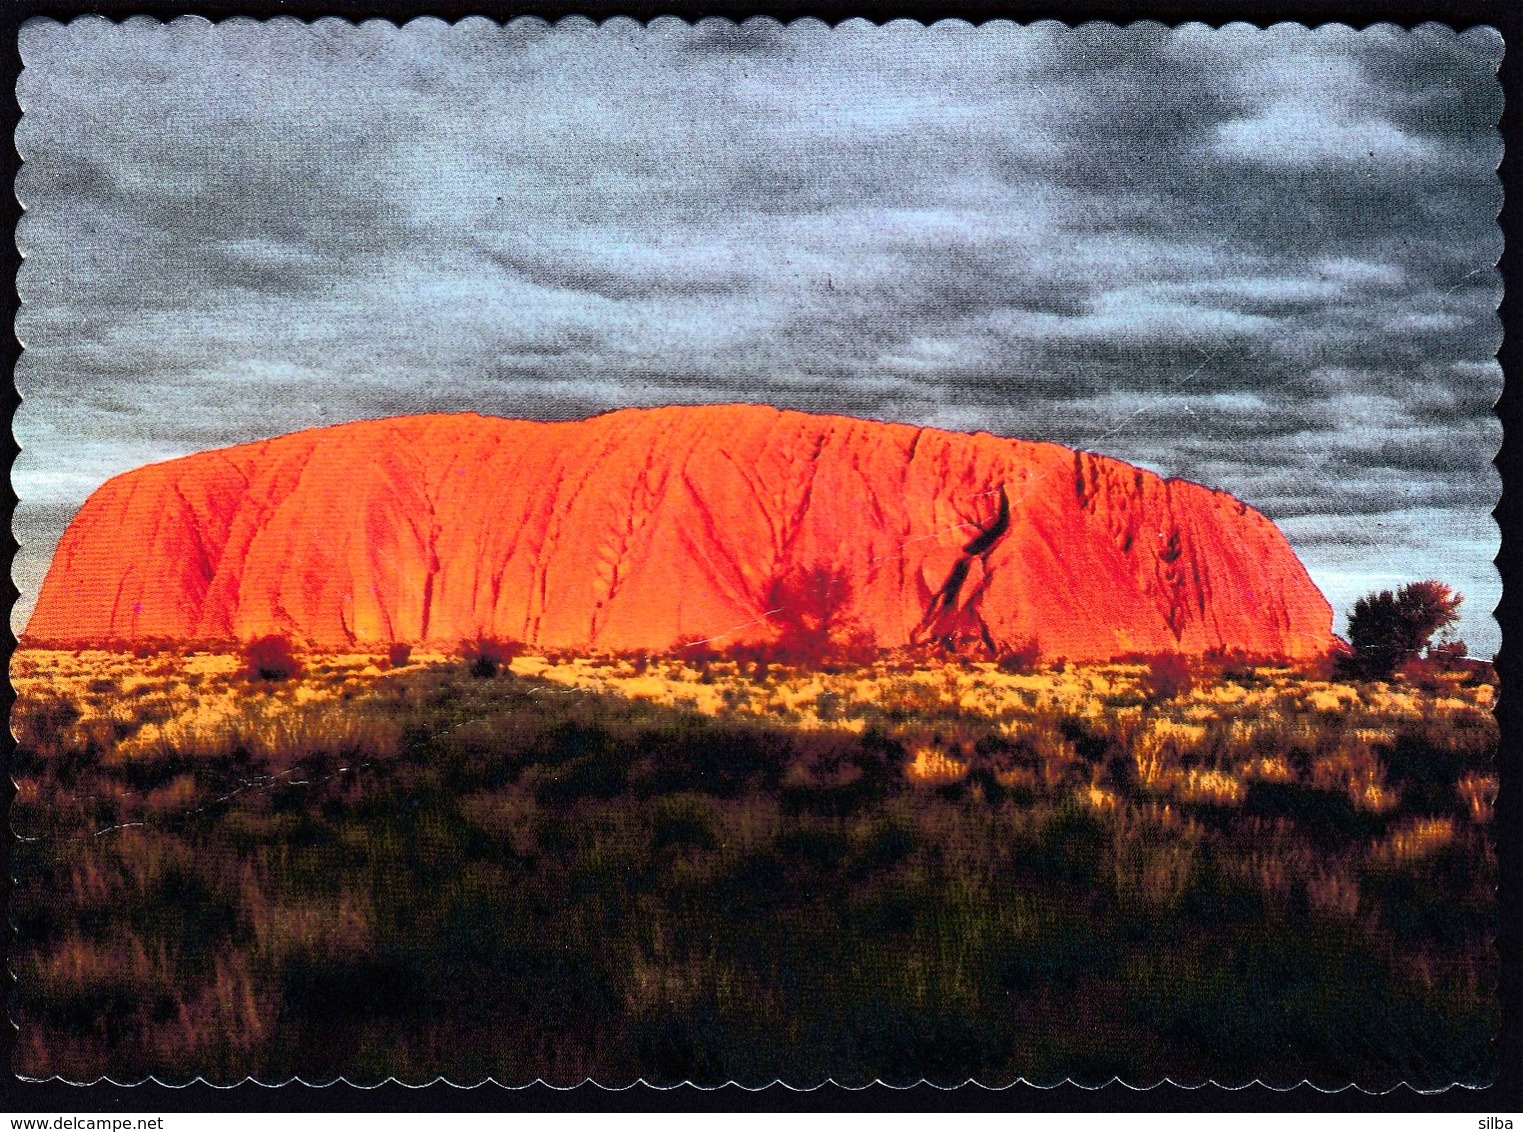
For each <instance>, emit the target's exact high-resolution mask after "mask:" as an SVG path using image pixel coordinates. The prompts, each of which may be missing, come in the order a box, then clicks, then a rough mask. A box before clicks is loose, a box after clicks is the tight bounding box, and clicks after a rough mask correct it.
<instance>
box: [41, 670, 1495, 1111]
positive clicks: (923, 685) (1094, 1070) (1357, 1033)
mask: <svg viewBox="0 0 1523 1132" xmlns="http://www.w3.org/2000/svg"><path fill="white" fill-rule="evenodd" d="M478 667H479V666H478ZM473 672H475V674H473ZM12 679H13V682H14V683H15V685H16V687H17V691H18V702H17V706H16V709H15V712H14V714H13V717H12V727H13V730H14V731H15V733H16V736H17V739H18V751H17V758H16V760H15V767H14V771H13V773H14V777H15V779H16V782H17V786H18V797H17V801H16V804H15V807H14V809H13V815H14V816H13V826H14V828H15V829H16V830H17V832H18V833H19V834H20V835H21V836H22V838H23V840H22V841H21V842H20V843H19V844H18V846H17V850H16V855H15V858H14V859H15V862H16V864H15V866H14V869H15V874H16V878H17V888H16V893H17V896H16V901H15V905H14V908H15V912H14V914H15V916H16V922H17V925H18V928H19V932H20V936H19V942H18V947H17V951H16V953H15V967H14V970H15V971H16V974H17V977H18V980H19V982H18V1000H17V1001H18V1003H19V1007H18V1010H19V1017H20V1020H21V1032H20V1037H19V1044H18V1055H17V1057H18V1060H17V1068H18V1069H19V1070H20V1071H22V1072H23V1073H26V1074H29V1075H38V1076H47V1075H50V1074H53V1073H58V1074H62V1075H64V1076H65V1077H68V1078H70V1079H76V1080H80V1079H93V1078H94V1077H96V1076H98V1075H99V1074H101V1073H107V1072H109V1073H111V1074H112V1075H113V1076H116V1077H118V1078H120V1079H137V1078H140V1077H141V1076H142V1075H144V1074H146V1073H149V1072H152V1073H157V1074H159V1075H161V1076H167V1077H169V1078H173V1079H185V1078H187V1077H188V1076H191V1075H195V1074H205V1075H207V1076H209V1077H210V1078H212V1079H215V1080H236V1079H238V1078H240V1077H242V1076H244V1075H245V1074H250V1073H252V1074H254V1075H256V1076H260V1077H261V1078H262V1079H266V1080H279V1079H283V1078H284V1077H286V1076H289V1075H290V1074H292V1073H300V1074H301V1075H302V1076H303V1077H304V1078H306V1079H322V1077H323V1075H324V1074H325V1073H332V1074H336V1073H344V1074H345V1075H347V1076H350V1077H351V1079H356V1078H357V1079H365V1080H370V1079H374V1080H379V1079H381V1078H382V1077H384V1076H387V1075H397V1076H399V1077H402V1078H403V1079H405V1080H410V1081H418V1080H426V1079H428V1078H429V1077H431V1076H433V1075H435V1074H437V1073H444V1074H446V1075H448V1076H449V1077H450V1078H451V1079H452V1080H457V1081H474V1080H479V1079H481V1078H482V1077H485V1076H493V1077H495V1078H497V1079H498V1080H502V1081H513V1082H523V1081H527V1080H531V1079H533V1078H535V1077H540V1076H543V1077H546V1078H547V1079H550V1080H555V1081H558V1082H571V1081H575V1080H579V1079H580V1078H581V1077H582V1076H585V1075H589V1074H591V1075H594V1076H596V1077H598V1079H600V1080H603V1081H605V1082H609V1083H622V1082H624V1081H627V1080H630V1079H633V1077H635V1076H641V1075H643V1076H646V1077H647V1078H648V1079H656V1080H680V1079H683V1078H685V1077H693V1078H695V1079H701V1080H704V1081H706V1082H718V1081H721V1080H725V1079H728V1078H729V1077H731V1076H738V1077H740V1078H741V1079H743V1080H747V1081H748V1082H752V1083H754V1082H757V1081H760V1080H763V1079H770V1078H771V1077H773V1076H778V1075H781V1076H783V1077H784V1078H785V1079H788V1080H790V1081H791V1082H793V1083H797V1084H810V1083H814V1082H816V1081H818V1080H821V1079H823V1078H824V1077H825V1076H835V1077H836V1078H837V1079H845V1080H868V1079H872V1078H874V1077H880V1076H881V1077H886V1078H887V1079H893V1080H896V1081H897V1080H905V1081H908V1080H913V1079H916V1078H918V1077H919V1076H929V1077H931V1078H932V1079H935V1080H947V1081H951V1080H961V1079H963V1078H964V1077H966V1076H968V1075H969V1074H972V1075H974V1076H976V1077H978V1078H979V1079H980V1080H984V1081H986V1082H988V1083H1003V1082H1006V1081H1009V1080H1011V1079H1013V1078H1014V1077H1015V1076H1026V1077H1027V1078H1028V1079H1033V1080H1051V1081H1055V1080H1059V1079H1062V1078H1063V1077H1066V1076H1070V1075H1076V1076H1078V1077H1079V1078H1080V1079H1084V1080H1103V1079H1105V1078H1106V1077H1108V1076H1109V1075H1111V1074H1113V1073H1116V1074H1121V1075H1122V1076H1124V1077H1125V1078H1126V1079H1127V1080H1129V1081H1132V1082H1133V1083H1148V1082H1150V1081H1151V1080H1156V1079H1157V1077H1158V1076H1159V1075H1162V1074H1165V1073H1167V1074H1169V1075H1170V1076H1172V1077H1174V1078H1175V1079H1177V1080H1180V1079H1182V1080H1191V1079H1199V1080H1203V1079H1205V1078H1206V1077H1207V1076H1212V1077H1216V1078H1217V1079H1223V1078H1224V1077H1226V1078H1231V1079H1234V1080H1248V1079H1250V1078H1252V1077H1255V1076H1264V1077H1267V1078H1269V1079H1272V1080H1279V1081H1284V1082H1293V1081H1294V1080H1299V1079H1300V1078H1301V1077H1303V1076H1307V1077H1311V1078H1312V1079H1314V1080H1317V1081H1319V1082H1320V1083H1322V1084H1324V1085H1326V1086H1335V1085H1339V1084H1346V1083H1347V1082H1348V1080H1350V1079H1357V1080H1359V1081H1360V1083H1361V1084H1364V1085H1366V1086H1369V1087H1379V1086H1381V1085H1382V1084H1385V1083H1391V1082H1394V1081H1396V1080H1402V1079H1407V1080H1410V1079H1411V1076H1412V1073H1413V1071H1414V1070H1413V1066H1414V1065H1416V1066H1418V1067H1420V1068H1421V1071H1422V1072H1425V1073H1429V1074H1430V1075H1432V1076H1433V1081H1432V1082H1430V1083H1434V1084H1437V1083H1448V1080H1449V1079H1459V1078H1464V1079H1466V1080H1481V1079H1484V1078H1485V1076H1486V1074H1487V1073H1488V1072H1489V1065H1490V1060H1489V1059H1490V1057H1491V1053H1490V1050H1491V1046H1490V1034H1491V1033H1492V1029H1493V1027H1494V1025H1495V987H1496V967H1495V950H1494V946H1493V938H1492V937H1493V934H1494V930H1495V929H1494V915H1495V905H1494V899H1495V898H1494V889H1495V858H1494V853H1493V850H1492V847H1491V841H1490V828H1489V827H1490V823H1491V821H1492V816H1493V812H1492V800H1493V798H1494V797H1495V793H1496V786H1497V777H1496V767H1495V758H1494V756H1495V743H1496V732H1495V721H1494V720H1493V718H1492V716H1491V714H1490V712H1491V706H1492V703H1493V698H1494V697H1493V686H1492V684H1491V683H1489V682H1488V680H1486V679H1482V678H1479V677H1477V676H1475V675H1474V674H1466V673H1446V672H1442V671H1437V672H1432V673H1429V674H1427V675H1426V676H1425V677H1424V678H1423V679H1422V680H1406V679H1403V680H1400V681H1397V682H1393V683H1389V684H1378V683H1377V684H1352V683H1339V682H1334V681H1329V680H1326V679H1323V678H1320V677H1319V676H1317V675H1315V674H1310V673H1306V672H1301V671H1298V670H1296V669H1293V668H1289V667H1276V666H1265V665H1260V666H1240V667H1238V668H1234V669H1232V670H1230V671H1222V670H1213V669H1211V668H1210V667H1209V666H1203V667H1199V668H1198V669H1197V671H1195V672H1194V673H1192V674H1191V679H1190V681H1189V687H1188V690H1181V691H1178V693H1177V694H1175V693H1174V692H1173V691H1172V690H1171V691H1168V692H1160V689H1159V687H1158V685H1157V682H1156V680H1154V678H1153V676H1152V674H1151V672H1150V668H1149V666H1148V665H1144V664H1116V665H1094V666H1078V665H1065V666H1063V667H1062V668H1061V669H1051V668H1049V669H1039V670H1036V671H1029V672H1005V671H1001V670H1000V669H999V668H998V667H997V666H995V665H993V664H984V663H966V662H956V661H953V662H930V661H926V660H924V659H916V658H910V657H883V658H880V660H879V661H877V662H876V663H871V664H866V665H861V666H857V667H852V668H842V669H840V670H829V669H827V670H804V669H798V668H794V667H790V666H787V665H783V664H778V663H762V664H759V663H757V662H756V661H753V660H745V661H737V660H734V659H725V658H717V659H716V658H698V659H694V658H687V659H686V660H684V659H681V658H660V657H657V658H643V657H636V658H630V657H535V656H516V657H514V658H513V659H512V660H511V662H510V663H509V664H508V665H507V666H506V667H505V668H503V667H501V666H499V670H498V671H496V672H495V673H487V672H485V670H484V669H483V670H482V671H480V672H476V671H475V668H473V666H472V665H471V664H469V663H467V662H465V661H463V660H462V659H460V658H455V657H449V656H443V655H426V654H414V655H411V656H408V657H400V656H399V657H398V658H397V660H395V661H394V660H392V659H391V658H387V657H377V656H370V655H364V654H355V655H349V656H306V657H303V658H301V672H300V675H299V676H297V677H293V678H290V679H273V680H266V679H257V678H250V676H249V675H247V674H246V673H245V671H244V666H243V664H242V663H241V661H240V660H239V658H237V657H232V656H221V655H216V654H210V653H201V654H193V655H179V654H174V653H160V654H157V655H154V656H149V657H146V658H137V657H133V656H130V655H124V654H118V653H111V652H104V651H85V652H80V653H67V652H43V651H38V650H23V651H21V652H19V653H18V654H17V655H16V657H15V659H14V661H13V665H12ZM895 1035H898V1036H897V1037H896V1036H895ZM1387 1050H1389V1051H1391V1056H1390V1058H1389V1059H1387V1058H1386V1054H1385V1052H1383V1051H1387Z"/></svg>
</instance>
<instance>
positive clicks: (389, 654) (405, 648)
mask: <svg viewBox="0 0 1523 1132" xmlns="http://www.w3.org/2000/svg"><path fill="white" fill-rule="evenodd" d="M411 659H412V646H411V645H410V644H408V643H407V642H406V641H393V642H392V645H391V648H389V649H387V650H386V663H387V664H388V665H390V666H391V667H392V668H401V667H402V666H403V665H404V664H406V663H407V662H408V661H409V660H411Z"/></svg>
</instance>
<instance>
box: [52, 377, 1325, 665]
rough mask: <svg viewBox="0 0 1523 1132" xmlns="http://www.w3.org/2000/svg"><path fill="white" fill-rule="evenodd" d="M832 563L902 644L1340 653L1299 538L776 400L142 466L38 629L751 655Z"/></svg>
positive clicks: (1205, 505)
mask: <svg viewBox="0 0 1523 1132" xmlns="http://www.w3.org/2000/svg"><path fill="white" fill-rule="evenodd" d="M816 567H825V568H826V569H828V570H831V571H837V572H839V573H840V574H842V575H844V577H845V578H846V579H847V582H848V585H847V586H845V587H843V588H844V589H845V590H847V591H849V595H850V596H849V608H848V609H847V610H846V613H847V615H848V620H849V621H850V622H851V623H852V624H854V625H855V627H856V629H857V630H858V631H860V632H863V633H866V634H868V635H870V636H871V637H872V638H874V639H875V640H876V643H877V644H878V645H880V646H896V645H904V644H908V643H912V642H919V641H924V640H929V639H963V640H974V641H980V640H981V641H983V642H984V643H985V644H988V645H990V646H992V647H994V648H1003V647H1011V646H1017V645H1021V644H1024V643H1026V642H1028V641H1035V642H1036V643H1037V644H1038V645H1039V646H1040V648H1041V650H1042V653H1043V654H1044V655H1046V656H1048V657H1049V658H1052V657H1058V656H1063V657H1067V658H1070V659H1074V660H1083V659H1105V658H1110V657H1113V656H1118V655H1124V654H1127V653H1153V652H1163V651H1182V652H1186V653H1203V652H1207V651H1209V650H1213V649H1227V650H1231V649H1242V650H1245V651H1247V652H1250V653H1256V654H1261V655H1269V656H1282V657H1289V658H1296V657H1307V656H1312V655H1316V654H1320V653H1323V652H1325V651H1327V650H1328V649H1329V648H1330V647H1331V646H1332V645H1333V636H1332V610H1331V608H1330V607H1329V605H1328V603H1327V601H1326V600H1325V599H1324V598H1323V597H1322V595H1321V593H1319V592H1318V590H1317V588H1316V586H1314V585H1313V584H1312V582H1311V579H1310V578H1309V577H1308V576H1307V573H1306V571H1305V569H1304V568H1303V567H1302V565H1301V563H1300V562H1299V561H1298V560H1297V558H1296V556H1295V554H1294V552H1293V551H1292V550H1291V548H1290V546H1289V544H1288V543H1287V542H1286V541H1285V539H1284V537H1283V536H1282V535H1281V534H1280V532H1279V531H1278V530H1277V529H1276V528H1275V526H1274V524H1273V523H1271V522H1270V521H1269V520H1268V519H1266V518H1265V517H1264V516H1263V515H1261V514H1259V513H1258V512H1257V511H1254V510H1253V509H1252V508H1250V507H1248V506H1247V505H1246V504H1244V503H1241V502H1239V501H1238V500H1237V499H1235V498H1233V497H1232V496H1230V495H1227V494H1226V493H1224V492H1220V491H1213V490H1210V489H1208V488H1205V487H1201V486H1199V485H1197V484H1193V483H1187V482H1184V481H1180V480H1165V479H1161V478H1160V477H1158V476H1156V475H1154V474H1152V473H1150V472H1147V471H1143V470H1141V469H1139V468H1135V467H1132V466H1131V465H1129V464H1125V463H1122V462H1121V461H1118V460H1112V459H1107V458H1105V457H1101V456H1094V455H1089V454H1086V453H1079V452H1074V451H1072V450H1070V449H1067V448H1063V447H1060V446H1058V445H1055V444H1042V443H1032V442H1028V441H1021V440H1009V439H1003V438H1000V437H994V436H989V435H987V434H983V433H979V434H973V435H969V434H964V433H954V432H943V431H939V430H936V429H929V428H915V427H912V426H908V425H901V424H884V423H880V422H875V421H864V420H855V419H852V418H849V417H839V416H816V415H811V414H805V413H797V412H786V411H779V410H776V409H772V408H768V407H765V406H751V405H721V406H707V407H673V408H659V409H628V410H622V411H619V412H614V413H609V414H607V415H604V416H599V417H594V418H592V419H590V420H585V421H572V422H562V423H541V422H534V421H517V420H504V419H500V418H493V417H482V416H477V415H475V414H461V415H429V416H415V417H398V418H393V419H389V420H376V421H361V422H357V423H353V424H345V425H338V426H335V427H332V428H324V429H315V430H312V431H307V432H300V433H294V434H292V435H289V436H283V437H278V438H276V439H273V440H267V441H262V442H260V443H256V444H246V445H240V446H238V447H235V448H228V449H223V450H220V451H213V452H203V453H199V454H197V455H194V456H188V457H185V458H183V459H178V460H172V461H168V462H166V463H162V464H154V465H151V466H148V467H144V468H139V469H137V470H136V471H133V472H129V473H127V474H125V475H122V476H118V477H117V478H115V479H113V480H111V481H109V482H108V483H106V484H104V485H103V486H102V487H101V488H100V489H99V490H98V491H96V492H95V494H94V495H92V496H91V497H90V499H89V500H88V501H86V503H85V505H84V506H83V507H82V508H81V509H80V511H79V514H78V515H77V516H76V517H75V519H74V521H73V523H72V524H71V525H70V526H69V529H68V531H67V533H66V534H65V535H64V537H63V540H62V541H61V542H60V544H59V546H58V551H57V553H56V555H55V557H54V559H53V563H52V567H51V569H50V570H49V572H48V576H47V579H46V581H45V582H44V584H43V588H42V592H41V595H40V597H39V600H38V603H37V608H36V612H35V613H34V615H33V617H32V619H31V622H30V624H29V626H28V630H27V636H28V638H29V639H31V640H36V641H56V642H71V641H72V642H80V643H85V642H99V641H124V640H125V641H130V640H136V639H143V638H177V639H191V640H228V639H234V638H236V639H247V638H251V637H255V636H260V635H264V634H269V633H283V634H288V635H290V636H291V637H293V638H295V639H297V640H300V641H303V642H305V643H307V644H309V645H311V646H314V647H319V648H346V647H350V646H353V645H371V644H374V645H385V644H388V643H390V642H393V641H406V642H410V643H445V644H448V643H455V642H459V641H462V640H467V639H472V638H476V637H479V636H491V637H502V638H514V639H517V640H521V641H524V642H526V643H527V644H530V645H536V646H543V647H550V648H555V647H560V648H586V649H599V650H614V649H649V650H657V649H666V648H670V647H672V646H675V645H678V644H682V643H685V642H691V641H695V640H712V641H713V643H714V644H715V645H716V646H721V647H722V646H723V645H725V644H730V643H739V642H745V641H761V640H767V639H769V638H771V637H772V636H773V635H774V634H775V632H776V626H775V615H774V618H773V619H769V616H768V613H769V606H768V597H769V594H771V595H774V596H775V593H776V592H777V590H776V587H775V583H776V582H777V580H778V579H780V578H787V577H790V576H796V575H798V574H799V573H800V572H803V571H808V570H811V569H814V568H816Z"/></svg>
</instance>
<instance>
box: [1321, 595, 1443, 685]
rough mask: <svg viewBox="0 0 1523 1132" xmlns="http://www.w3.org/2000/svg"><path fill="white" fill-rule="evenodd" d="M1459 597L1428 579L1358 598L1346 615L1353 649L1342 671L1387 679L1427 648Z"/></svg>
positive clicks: (1369, 678) (1371, 678)
mask: <svg viewBox="0 0 1523 1132" xmlns="http://www.w3.org/2000/svg"><path fill="white" fill-rule="evenodd" d="M1464 600H1465V599H1464V596H1463V595H1462V594H1457V593H1455V592H1454V591H1453V590H1451V589H1450V588H1449V587H1448V586H1446V585H1445V584H1444V583H1443V582H1435V581H1431V580H1429V581H1423V582H1412V583H1411V584H1409V585H1405V586H1402V587H1401V588H1400V589H1399V590H1397V591H1395V592H1394V593H1393V592H1391V591H1390V590H1381V591H1380V592H1379V593H1372V594H1367V595H1365V596H1364V597H1362V598H1360V599H1359V600H1358V601H1356V602H1355V603H1354V611H1353V612H1352V613H1351V614H1349V619H1348V640H1349V647H1350V648H1351V649H1352V650H1353V654H1352V655H1351V656H1350V657H1349V658H1348V660H1347V662H1346V664H1345V667H1346V669H1347V671H1348V672H1349V673H1350V674H1351V675H1353V676H1356V677H1360V678H1363V679H1366V680H1388V679H1390V677H1391V675H1392V674H1393V673H1394V672H1395V671H1396V669H1398V668H1399V667H1401V666H1402V665H1403V664H1405V663H1407V662H1408V661H1410V660H1415V659H1417V657H1418V656H1419V655H1420V654H1421V653H1422V651H1423V650H1424V649H1430V642H1431V641H1432V640H1433V634H1434V633H1437V632H1438V631H1439V630H1441V629H1446V628H1448V627H1449V626H1450V625H1453V624H1454V623H1455V622H1456V621H1458V620H1459V608H1460V603H1461V602H1462V601H1464ZM1440 647H1441V646H1440ZM1430 651H1431V649H1430Z"/></svg>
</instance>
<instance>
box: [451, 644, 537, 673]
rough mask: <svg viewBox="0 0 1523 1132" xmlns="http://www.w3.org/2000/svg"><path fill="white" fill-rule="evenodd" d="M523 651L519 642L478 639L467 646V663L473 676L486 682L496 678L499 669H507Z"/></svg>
mask: <svg viewBox="0 0 1523 1132" xmlns="http://www.w3.org/2000/svg"><path fill="white" fill-rule="evenodd" d="M523 651H524V647H523V645H522V644H520V643H519V642H518V641H510V640H503V639H501V638H498V637H477V638H476V639H475V640H474V641H472V642H471V643H470V644H468V645H466V647H465V661H466V663H467V664H468V665H470V670H471V675H472V676H476V677H479V678H480V679H483V680H485V679H489V678H491V677H493V676H496V675H497V670H498V669H500V668H506V667H507V666H508V665H509V664H511V663H512V662H513V658H514V657H516V656H520V655H522V653H523Z"/></svg>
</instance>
